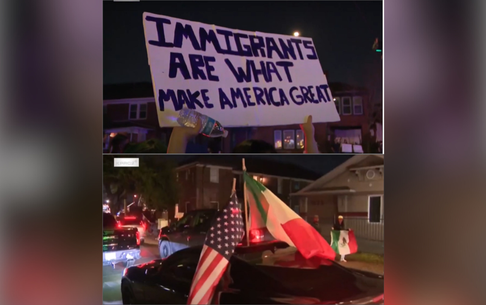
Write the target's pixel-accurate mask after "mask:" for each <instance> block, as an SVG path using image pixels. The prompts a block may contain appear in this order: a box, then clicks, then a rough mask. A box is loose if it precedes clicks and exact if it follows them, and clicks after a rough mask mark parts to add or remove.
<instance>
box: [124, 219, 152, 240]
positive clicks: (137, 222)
mask: <svg viewBox="0 0 486 305" xmlns="http://www.w3.org/2000/svg"><path fill="white" fill-rule="evenodd" d="M118 224H119V227H120V228H136V229H137V230H138V234H139V235H140V243H141V244H143V243H144V242H145V238H146V237H147V234H148V231H149V229H150V224H149V223H148V221H147V220H146V219H145V218H144V216H143V214H142V213H128V214H126V215H123V216H120V217H118Z"/></svg>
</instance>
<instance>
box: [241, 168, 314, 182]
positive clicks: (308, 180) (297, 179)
mask: <svg viewBox="0 0 486 305" xmlns="http://www.w3.org/2000/svg"><path fill="white" fill-rule="evenodd" d="M233 172H234V173H235V174H243V171H241V170H234V171H233ZM246 172H247V173H248V175H255V176H257V175H262V176H266V177H274V178H284V179H292V180H296V181H304V182H314V181H315V180H310V179H304V178H294V177H287V176H277V175H270V174H265V173H255V172H249V171H246Z"/></svg>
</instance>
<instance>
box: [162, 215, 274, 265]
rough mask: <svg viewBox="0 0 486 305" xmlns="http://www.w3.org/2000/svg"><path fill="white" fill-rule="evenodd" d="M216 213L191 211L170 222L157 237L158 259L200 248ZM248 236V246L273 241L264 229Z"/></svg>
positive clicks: (251, 232)
mask: <svg viewBox="0 0 486 305" xmlns="http://www.w3.org/2000/svg"><path fill="white" fill-rule="evenodd" d="M216 212H217V210H216V209H202V210H195V211H191V212H188V213H187V214H185V215H184V217H182V218H181V219H180V220H179V221H176V222H172V224H171V225H170V226H168V227H164V228H162V229H160V231H159V236H158V240H159V253H160V257H161V258H166V257H168V256H169V255H171V254H172V253H175V252H177V251H180V250H182V249H185V248H188V247H193V246H201V245H202V244H203V243H204V239H205V238H206V233H207V232H208V230H209V228H210V227H211V223H212V221H213V218H214V216H215V215H216ZM249 236H250V245H253V244H256V243H260V242H271V241H273V240H274V239H273V237H272V236H271V234H270V233H269V232H268V230H266V229H264V230H251V231H250V232H249ZM242 246H246V245H245V242H242Z"/></svg>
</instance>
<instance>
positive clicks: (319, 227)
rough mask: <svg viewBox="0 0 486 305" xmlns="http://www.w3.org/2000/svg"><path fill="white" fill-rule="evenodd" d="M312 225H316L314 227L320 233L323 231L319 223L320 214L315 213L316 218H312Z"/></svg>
mask: <svg viewBox="0 0 486 305" xmlns="http://www.w3.org/2000/svg"><path fill="white" fill-rule="evenodd" d="M311 224H312V227H314V229H316V231H317V232H319V234H320V233H321V225H320V223H319V215H314V218H313V219H312V223H311Z"/></svg>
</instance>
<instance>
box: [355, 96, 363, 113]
mask: <svg viewBox="0 0 486 305" xmlns="http://www.w3.org/2000/svg"><path fill="white" fill-rule="evenodd" d="M353 113H354V114H355V115H362V114H363V98H362V97H361V96H355V97H353Z"/></svg>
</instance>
